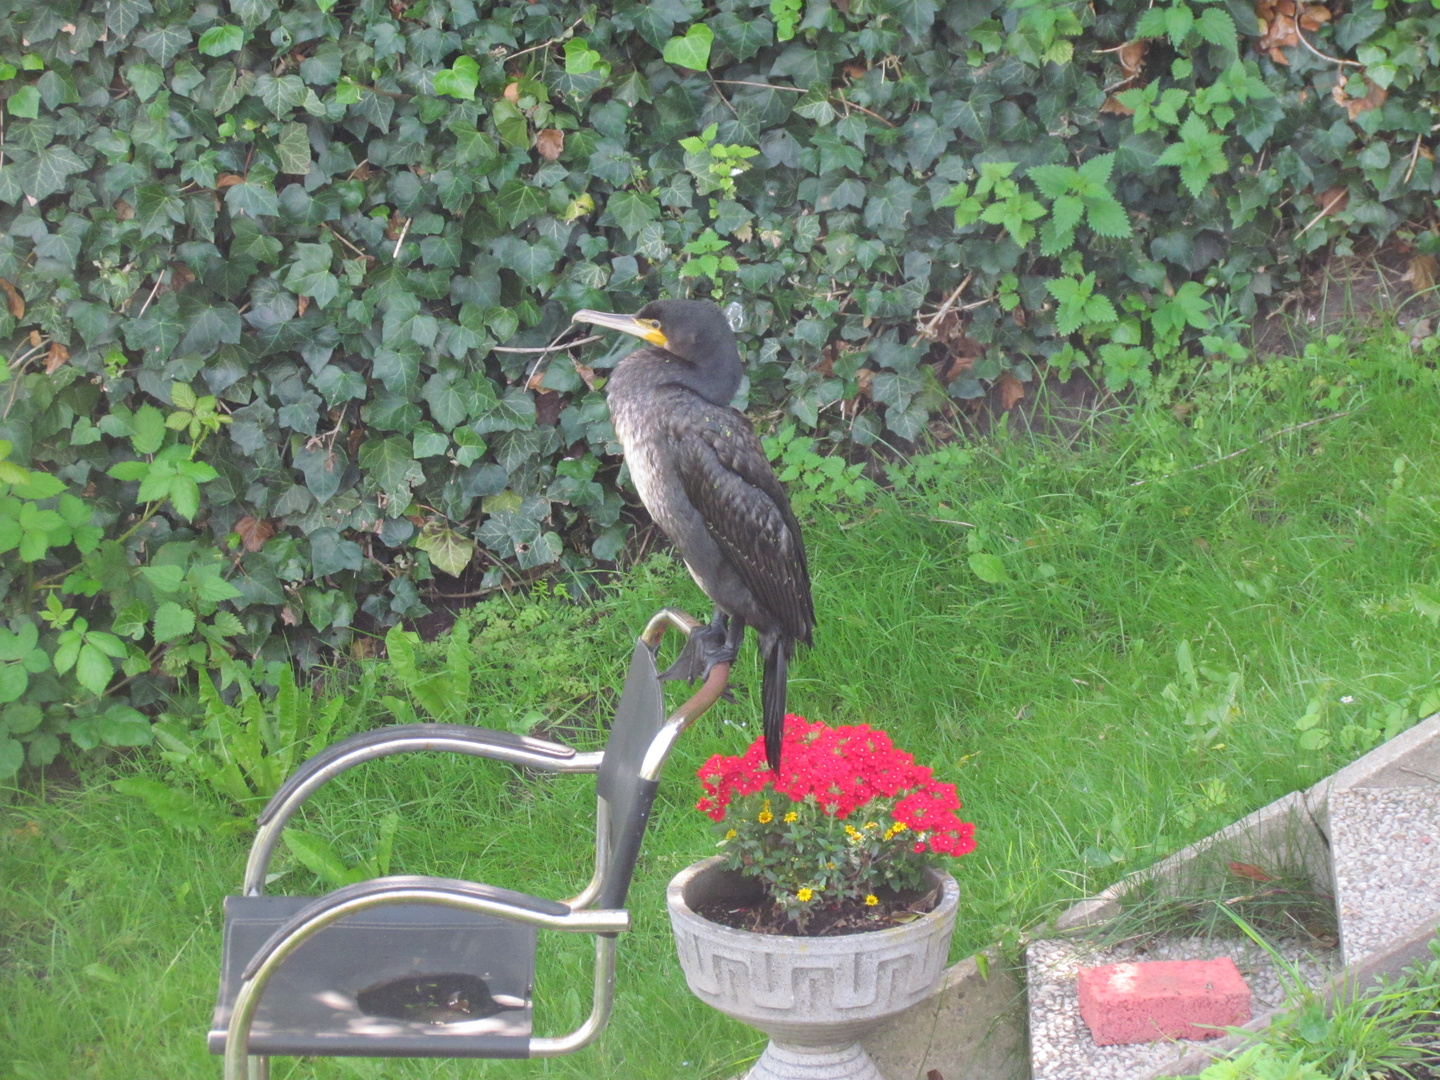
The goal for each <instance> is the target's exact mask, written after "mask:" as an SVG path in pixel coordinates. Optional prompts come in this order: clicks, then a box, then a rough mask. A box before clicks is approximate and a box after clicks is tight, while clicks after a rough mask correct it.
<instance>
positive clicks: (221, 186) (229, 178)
mask: <svg viewBox="0 0 1440 1080" xmlns="http://www.w3.org/2000/svg"><path fill="white" fill-rule="evenodd" d="M244 182H245V178H244V177H243V176H237V175H236V174H235V173H233V172H227V173H221V174H220V175H219V176H217V177H216V178H215V187H216V190H219V191H224V190H225V189H226V188H227V187H234V186H235V185H236V184H243V183H244Z"/></svg>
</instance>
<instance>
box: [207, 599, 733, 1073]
mask: <svg viewBox="0 0 1440 1080" xmlns="http://www.w3.org/2000/svg"><path fill="white" fill-rule="evenodd" d="M699 625H700V623H699V622H698V621H696V620H695V619H694V618H692V617H691V616H690V615H688V614H686V613H684V612H681V611H677V610H673V609H669V608H667V609H664V610H662V611H660V612H658V613H657V614H656V615H655V616H653V617H652V618H651V619H650V621H649V623H648V624H647V625H646V627H645V630H644V632H643V633H642V634H641V635H640V638H639V641H640V643H643V644H644V645H645V646H647V647H648V648H649V649H650V650H651V652H652V654H653V652H654V651H655V649H657V648H658V646H659V643H660V640H661V638H662V637H663V636H664V634H665V632H666V630H669V629H674V630H679V631H680V632H681V633H683V634H685V635H687V636H688V635H689V634H690V633H691V632H692V631H693V630H694V629H695V628H696V627H698V626H699ZM729 673H730V665H728V664H721V665H717V666H716V667H715V668H714V669H713V670H712V672H711V674H710V677H709V678H708V679H707V680H706V682H705V684H704V685H703V686H702V687H701V688H700V689H699V690H698V691H697V692H696V693H695V694H694V696H692V697H691V698H690V699H689V700H688V701H686V702H685V703H684V704H683V705H681V706H680V707H679V708H678V709H676V710H675V711H674V712H673V713H671V714H670V715H669V716H668V717H667V718H666V719H665V720H664V722H663V723H662V724H661V726H660V728H659V730H658V731H657V732H656V734H655V735H654V736H653V737H652V738H651V740H650V742H649V745H648V746H647V747H646V749H645V753H644V756H643V760H642V764H641V766H640V770H639V778H638V779H639V782H640V783H641V784H642V785H643V784H649V785H655V784H657V783H658V781H659V778H660V773H661V770H662V769H663V768H664V765H665V761H666V759H667V758H668V757H669V755H670V751H671V750H672V749H673V748H674V746H675V743H676V742H677V741H678V739H679V738H680V736H681V735H682V734H683V733H684V731H685V729H686V728H688V727H689V726H690V725H691V724H693V723H694V722H695V721H696V720H697V719H699V717H700V716H701V715H702V714H703V713H704V712H705V711H706V710H707V709H708V708H710V706H711V705H713V704H714V703H715V701H716V700H717V699H718V698H719V697H720V695H721V694H722V693H723V692H724V690H725V686H726V682H727V681H728V678H729ZM415 751H430V752H442V753H458V754H467V755H471V756H476V757H484V758H489V759H491V760H496V761H506V762H510V763H513V764H517V765H524V766H526V767H527V768H532V769H537V770H541V771H546V772H557V773H599V772H600V770H601V767H602V766H603V764H604V760H605V751H594V752H585V753H582V752H577V751H575V750H574V749H572V748H571V747H568V746H565V745H563V744H561V743H556V742H551V741H548V740H543V739H533V738H529V737H524V736H516V735H512V734H509V733H506V732H496V731H490V730H487V729H483V728H473V727H466V726H463V725H450V724H407V725H397V726H395V727H392V728H382V729H379V730H378V731H373V732H367V733H364V734H362V735H357V736H352V737H351V738H350V739H346V740H342V741H341V742H340V743H337V744H336V745H335V746H332V747H330V748H328V749H326V750H324V751H322V752H321V753H319V754H317V755H315V756H314V757H312V758H311V759H310V760H309V761H307V762H305V763H304V764H303V765H301V766H300V768H299V769H298V770H297V771H296V772H295V773H294V774H293V775H292V776H290V777H289V778H288V779H287V780H286V781H285V783H284V784H283V785H282V786H281V787H280V789H279V790H278V791H277V792H276V793H275V795H274V796H273V797H272V798H271V800H270V802H269V804H268V805H267V806H266V807H265V809H264V810H263V811H262V813H261V814H260V818H259V829H258V831H257V833H256V836H255V840H254V841H253V843H252V846H251V850H250V855H249V858H248V860H247V862H246V866H245V878H244V885H243V895H244V896H247V897H250V896H260V895H261V894H262V893H263V891H264V886H265V879H266V874H267V872H268V870H269V866H270V860H271V858H272V856H273V855H274V853H275V849H276V847H277V846H278V844H279V842H280V838H281V835H282V833H283V830H284V828H285V826H286V824H287V823H288V822H289V820H290V819H291V818H292V817H293V816H294V814H295V813H296V812H297V811H298V810H299V809H300V808H301V806H303V805H304V803H305V802H306V800H307V799H309V798H310V796H311V795H313V794H314V793H315V792H316V791H317V790H319V789H320V788H321V787H323V786H324V785H325V784H326V783H328V782H329V781H331V780H333V779H335V778H336V777H337V776H340V775H342V774H343V773H345V772H347V771H349V770H350V769H353V768H355V767H356V766H357V765H360V764H363V763H364V762H367V761H373V760H375V759H377V758H381V757H387V756H390V755H392V754H398V753H410V752H415ZM650 797H653V786H652V787H651V788H650ZM611 810H612V807H611V804H610V800H608V799H607V798H605V797H604V796H603V795H600V794H597V797H596V825H595V870H594V872H593V874H592V875H591V878H590V881H589V883H588V884H587V885H586V886H585V887H584V888H583V889H582V890H581V891H580V892H579V893H577V894H576V895H575V896H573V897H570V898H569V899H567V900H563V901H554V900H547V899H543V898H540V897H535V896H530V895H527V894H525V893H518V892H513V891H511V890H508V889H500V888H496V887H493V886H488V885H482V884H479V883H475V882H469V881H460V880H455V879H447V878H433V877H414V876H404V877H388V878H375V879H372V880H370V881H365V882H360V883H359V884H356V885H351V886H347V887H345V888H343V889H339V890H336V891H334V892H331V893H328V894H326V895H324V896H321V897H318V898H317V899H315V900H314V901H313V902H312V903H310V904H309V905H307V906H306V907H305V908H304V909H303V910H302V911H300V912H299V913H298V914H296V915H295V916H294V917H293V918H291V919H289V920H288V921H287V922H286V923H285V924H284V925H282V926H281V927H279V929H277V930H276V931H275V932H274V933H273V934H272V935H271V936H270V938H269V940H267V941H266V942H265V944H264V945H263V946H261V948H260V949H259V950H258V951H257V952H256V953H255V954H254V955H253V956H251V958H250V960H249V962H248V963H247V964H246V966H245V968H244V970H243V973H242V975H241V981H240V985H239V989H238V991H237V993H236V995H235V999H234V1002H233V1005H232V1006H231V1011H230V1017H229V1024H228V1027H227V1029H226V1032H225V1039H224V1046H223V1053H224V1059H225V1078H226V1080H243V1078H248V1080H268V1077H269V1059H268V1057H259V1056H251V1055H250V1054H249V1052H248V1051H249V1041H250V1029H251V1025H252V1023H253V1020H254V1017H255V1012H256V1009H257V1008H258V1006H259V1004H260V1001H261V997H262V995H263V993H264V990H265V986H266V984H267V983H268V982H269V981H270V979H271V977H272V976H273V975H274V974H275V972H276V971H278V970H279V969H280V967H281V966H282V965H283V964H284V963H285V961H286V959H287V958H288V957H290V956H291V955H292V954H293V953H294V952H295V950H296V949H298V948H299V947H300V946H301V945H302V944H304V943H305V942H306V941H307V940H309V939H310V938H312V937H314V935H315V934H317V933H318V932H319V931H321V930H322V929H324V928H325V927H326V926H329V925H331V924H332V923H335V922H338V921H339V920H341V919H344V918H345V917H346V916H348V915H352V914H355V913H357V912H361V911H366V910H369V909H372V908H377V907H381V906H386V905H394V904H426V905H439V906H442V907H448V908H454V909H459V910H462V911H468V912H473V913H477V914H483V915H489V916H497V917H500V918H503V919H508V920H512V921H514V922H518V923H524V924H529V925H533V926H536V927H540V928H544V929H547V930H560V931H565V932H570V933H587V934H594V935H595V978H594V988H593V997H592V1006H591V1011H590V1014H589V1016H587V1017H586V1019H585V1020H584V1021H583V1022H582V1023H581V1024H580V1026H579V1027H577V1028H575V1029H574V1030H573V1031H571V1032H569V1033H568V1034H565V1035H562V1036H558V1037H537V1036H534V1035H531V1037H530V1038H529V1041H528V1047H527V1054H526V1056H529V1057H557V1056H560V1055H563V1054H570V1053H574V1052H575V1051H577V1050H580V1049H582V1048H583V1047H585V1046H588V1045H589V1044H590V1043H591V1042H593V1041H594V1040H595V1039H596V1038H598V1037H599V1035H600V1034H601V1033H602V1032H603V1031H604V1030H605V1027H606V1025H607V1024H608V1023H609V1020H610V1015H611V1011H612V1009H613V1005H614V997H615V967H616V948H617V940H618V939H617V935H618V934H619V933H620V932H622V931H625V930H628V929H629V928H630V915H629V912H628V911H627V910H625V909H624V908H623V906H618V905H617V906H614V907H600V908H593V907H591V905H593V904H595V903H596V901H597V900H600V899H601V897H602V895H605V894H607V893H608V896H607V897H606V898H607V899H608V900H611V901H614V900H616V899H617V898H618V904H619V905H623V903H624V892H625V891H627V890H628V886H629V877H628V870H626V877H625V880H624V881H623V882H619V881H612V880H610V870H611V864H612V862H613V861H614V860H613V856H614V851H613V843H614V836H615V831H616V830H615V825H616V823H615V822H614V821H612V815H611ZM648 813H649V801H648V799H647V800H646V801H645V804H644V808H643V816H644V817H648ZM624 824H625V823H623V822H622V823H621V825H622V826H623V825H624ZM643 828H644V824H643V820H642V822H641V824H640V826H639V832H643ZM632 832H633V830H632ZM633 844H634V846H635V848H636V849H637V852H638V845H639V833H638V832H637V833H635V838H634V840H633ZM637 852H631V853H629V856H630V860H631V861H630V867H632V868H633V858H634V855H635V854H636V853H637ZM214 1043H215V1038H214V1037H213V1036H212V1049H213V1048H214ZM472 1056H474V1055H472Z"/></svg>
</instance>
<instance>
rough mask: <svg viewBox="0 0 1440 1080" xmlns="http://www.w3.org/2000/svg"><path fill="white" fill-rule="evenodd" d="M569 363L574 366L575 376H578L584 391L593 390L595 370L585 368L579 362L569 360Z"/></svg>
mask: <svg viewBox="0 0 1440 1080" xmlns="http://www.w3.org/2000/svg"><path fill="white" fill-rule="evenodd" d="M570 363H572V364H573V365H574V366H575V374H576V375H579V376H580V381H581V382H583V383H584V384H585V387H586V389H587V390H594V389H595V369H594V368H592V367H586V366H585V365H584V364H582V363H580V361H579V360H571V361H570Z"/></svg>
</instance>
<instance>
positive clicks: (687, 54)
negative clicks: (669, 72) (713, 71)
mask: <svg viewBox="0 0 1440 1080" xmlns="http://www.w3.org/2000/svg"><path fill="white" fill-rule="evenodd" d="M714 41H715V31H713V30H711V29H710V27H708V26H706V25H705V24H704V23H695V24H694V25H693V26H691V27H690V29H689V30H687V31H685V36H684V37H673V38H671V39H670V40H669V41H667V42H666V43H665V48H664V50H663V51H662V54H661V55H662V56H663V57H664V58H665V62H666V63H667V64H678V65H679V66H680V67H687V68H690V69H691V70H692V71H704V70H705V69H706V68H707V67H709V66H710V46H711V44H712V43H713V42H714Z"/></svg>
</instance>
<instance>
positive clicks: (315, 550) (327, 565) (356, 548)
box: [310, 448, 403, 580]
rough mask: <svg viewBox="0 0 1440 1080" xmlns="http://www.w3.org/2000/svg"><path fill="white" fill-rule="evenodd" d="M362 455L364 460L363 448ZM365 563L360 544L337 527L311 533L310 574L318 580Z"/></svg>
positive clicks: (355, 568) (320, 529)
mask: <svg viewBox="0 0 1440 1080" xmlns="http://www.w3.org/2000/svg"><path fill="white" fill-rule="evenodd" d="M360 457H361V460H362V461H363V460H364V457H365V451H364V449H363V448H362V449H361V451H360ZM402 509H403V507H402ZM364 565H365V553H364V552H363V551H362V550H361V549H360V545H359V544H357V543H356V542H355V541H354V540H346V539H343V538H342V537H341V536H340V533H339V532H337V531H336V530H335V529H332V528H328V527H327V528H319V529H316V530H314V531H313V532H312V533H311V534H310V574H311V576H312V577H314V578H316V579H317V580H318V579H319V578H323V577H329V576H330V575H331V574H338V573H339V572H340V571H342V570H359V569H360V568H361V567H363V566H364Z"/></svg>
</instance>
